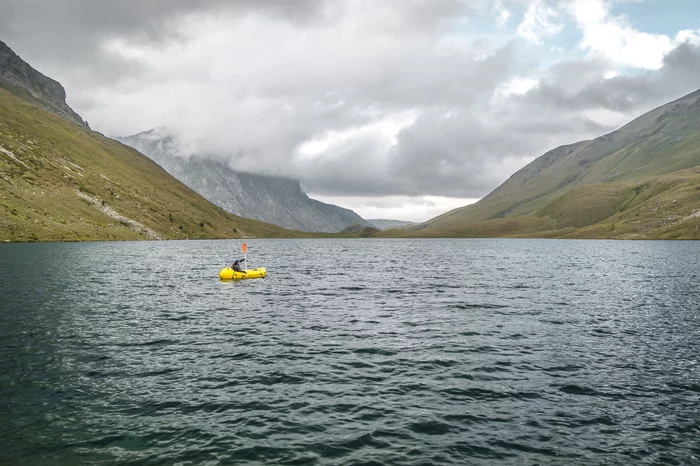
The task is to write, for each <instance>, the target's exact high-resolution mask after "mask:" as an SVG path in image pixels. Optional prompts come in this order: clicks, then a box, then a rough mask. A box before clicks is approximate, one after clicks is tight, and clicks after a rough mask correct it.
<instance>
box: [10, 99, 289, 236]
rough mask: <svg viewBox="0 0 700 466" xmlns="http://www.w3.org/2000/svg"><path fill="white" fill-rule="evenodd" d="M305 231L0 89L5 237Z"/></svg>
mask: <svg viewBox="0 0 700 466" xmlns="http://www.w3.org/2000/svg"><path fill="white" fill-rule="evenodd" d="M300 235H302V233H300V232H294V231H289V230H285V229H283V228H279V227H277V226H274V225H270V224H267V223H263V222H259V221H255V220H250V219H245V218H241V217H237V216H235V215H231V214H229V213H227V212H225V211H224V210H222V209H220V208H218V207H216V206H214V205H213V204H211V203H210V202H209V201H207V200H205V199H204V198H203V197H201V196H200V195H198V194H196V193H195V192H193V191H192V190H190V189H189V188H187V187H186V186H185V185H184V184H182V183H180V182H179V181H177V180H176V179H175V178H173V177H172V176H170V175H169V174H167V173H166V172H165V171H164V170H162V169H161V168H160V167H159V166H158V165H156V164H155V163H154V162H152V161H151V160H150V159H148V158H147V157H145V156H143V155H141V154H140V153H138V152H137V151H136V150H134V149H131V148H129V147H127V146H125V145H122V144H121V143H119V142H117V141H114V140H112V139H109V138H106V137H104V136H102V135H101V134H100V133H97V132H94V131H91V130H90V129H89V128H87V127H85V126H82V125H79V124H76V123H73V122H70V121H68V120H66V119H64V118H61V117H60V116H57V115H55V114H52V113H49V112H47V111H45V110H43V109H41V108H39V107H37V106H36V105H35V104H32V103H31V102H27V101H25V100H22V99H20V98H18V97H16V96H15V95H13V94H11V93H10V92H9V91H8V90H7V89H2V88H0V241H8V240H9V241H74V240H134V239H186V238H188V239H195V238H240V237H261V236H276V237H287V236H300Z"/></svg>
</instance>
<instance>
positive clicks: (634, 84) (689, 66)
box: [522, 44, 700, 112]
mask: <svg viewBox="0 0 700 466" xmlns="http://www.w3.org/2000/svg"><path fill="white" fill-rule="evenodd" d="M663 65H664V66H663V67H662V68H661V69H660V70H658V71H647V72H643V73H638V74H636V75H627V76H616V77H613V78H610V79H603V77H602V73H601V71H602V70H603V69H604V68H605V64H604V63H603V62H600V61H595V60H577V61H570V62H565V63H562V64H559V65H557V66H555V68H556V71H557V72H555V73H553V74H552V75H551V76H549V77H548V79H547V80H546V81H545V82H543V83H542V84H541V85H540V86H539V87H538V88H537V89H534V90H532V91H530V92H528V93H527V94H526V95H525V96H523V97H522V100H525V101H527V103H528V104H529V105H537V106H548V107H550V108H553V109H559V110H561V109H568V110H576V111H582V110H589V109H597V108H604V109H608V110H613V111H616V112H637V111H639V110H642V111H646V110H650V109H651V108H652V107H654V106H657V105H661V104H663V103H665V102H668V101H670V100H673V99H676V98H678V97H681V96H682V95H685V94H688V93H690V92H692V91H694V90H697V88H698V86H699V84H698V76H700V47H698V46H694V45H692V44H681V45H679V46H678V47H677V48H676V49H674V50H672V51H671V52H670V53H669V54H668V55H666V57H665V58H664V62H663ZM574 81H576V85H572V83H573V82H574Z"/></svg>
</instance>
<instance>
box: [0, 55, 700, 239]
mask: <svg viewBox="0 0 700 466" xmlns="http://www.w3.org/2000/svg"><path fill="white" fill-rule="evenodd" d="M65 98H66V93H65V90H64V89H63V87H62V86H61V85H60V84H59V83H58V82H56V81H55V80H53V79H51V78H48V77H46V76H44V75H43V74H41V73H39V72H38V71H36V70H34V69H33V68H32V67H31V66H30V65H28V64H27V63H26V62H24V61H23V60H22V59H21V58H20V57H18V56H17V55H16V54H15V53H14V52H12V50H10V49H9V47H7V45H6V44H4V43H2V42H0V240H3V241H37V240H38V241H73V240H104V239H118V240H121V239H178V238H179V239H192V238H232V237H236V238H245V237H253V236H257V237H261V236H267V237H299V236H314V235H316V236H320V235H326V236H329V234H325V233H302V232H301V231H298V230H289V229H285V228H282V227H280V226H278V225H273V224H271V223H266V222H262V221H259V220H255V219H250V218H244V217H241V216H238V215H234V214H232V213H230V212H227V211H226V210H224V208H221V207H219V206H217V205H215V204H213V203H212V202H210V200H207V199H205V197H202V196H201V195H200V194H197V193H196V192H194V191H193V190H192V189H190V188H189V187H188V186H186V185H185V184H183V183H182V182H181V181H179V180H177V179H176V178H175V177H173V176H172V175H171V174H169V173H168V171H170V172H171V173H179V175H178V176H180V177H181V178H183V179H184V180H186V181H187V180H188V179H189V177H190V176H192V177H193V178H196V180H193V181H188V182H189V183H190V184H192V185H197V186H198V188H197V189H198V190H201V191H203V192H204V193H206V196H208V197H209V198H211V199H215V200H216V202H217V203H222V204H225V203H226V202H232V201H231V200H232V199H233V200H235V203H233V204H231V205H229V206H228V207H226V209H227V210H228V209H230V210H232V211H234V210H235V211H237V212H241V213H244V214H245V215H248V216H251V217H256V216H257V217H258V218H261V217H262V214H260V213H259V212H263V213H265V215H270V217H266V218H272V217H274V220H275V222H278V223H282V224H286V225H292V223H293V224H294V226H293V227H294V228H300V229H306V230H311V229H314V230H315V231H340V230H341V229H342V230H344V231H343V233H341V234H340V236H344V237H345V236H353V235H355V236H362V237H370V236H371V237H377V236H380V237H381V236H385V237H387V236H388V237H402V236H409V237H410V236H413V237H421V236H423V237H545V238H619V239H700V90H699V91H696V92H693V93H691V94H689V95H687V96H685V97H682V98H680V99H678V100H675V101H673V102H670V103H668V104H666V105H663V106H660V107H658V108H656V109H654V110H652V111H650V112H647V113H646V114H644V115H642V116H640V117H639V118H636V119H635V120H633V121H632V122H630V123H628V124H627V125H625V126H623V127H622V128H620V129H618V130H617V131H613V132H611V133H609V134H606V135H603V136H600V137H598V138H595V139H592V140H587V141H581V142H577V143H574V144H570V145H565V146H561V147H558V148H556V149H553V150H551V151H549V152H547V153H545V154H544V155H542V156H540V157H539V158H537V159H535V160H534V161H533V162H531V163H530V164H528V165H527V166H525V167H524V168H522V169H521V170H519V171H518V172H516V173H515V174H514V175H513V176H511V177H510V178H509V179H508V180H507V181H506V182H504V183H503V184H502V185H501V186H499V187H498V188H496V189H495V190H494V191H493V192H491V193H490V194H489V195H488V196H486V197H484V198H483V199H481V200H480V201H479V202H477V203H475V204H472V205H469V206H466V207H462V208H459V209H455V210H452V211H450V212H447V213H445V214H442V215H440V216H438V217H436V218H434V219H431V220H429V221H427V222H424V223H420V224H415V225H408V226H395V225H389V224H387V223H386V222H385V221H376V222H377V225H370V223H371V222H368V221H366V220H363V219H361V218H360V217H359V216H358V215H357V214H355V213H354V212H352V211H349V210H347V209H342V208H339V207H337V206H331V205H328V204H323V203H320V202H318V201H314V200H312V199H309V198H308V196H306V194H304V193H303V191H302V189H301V187H300V185H299V182H298V181H296V180H290V179H285V178H276V177H265V176H261V175H253V174H248V173H240V172H236V171H234V170H231V169H230V168H228V167H226V166H225V165H223V164H222V163H220V162H215V161H212V160H207V159H204V158H195V157H191V158H189V159H187V158H181V157H177V156H176V155H175V154H174V148H173V147H172V146H171V145H172V144H174V142H173V140H172V138H171V137H169V136H168V135H163V134H159V133H158V132H157V131H151V132H146V133H141V134H139V135H135V136H132V137H130V138H123V140H124V141H125V142H128V143H130V144H132V145H134V146H137V147H140V148H141V149H143V150H144V151H146V152H149V153H150V154H151V156H152V157H153V158H154V159H155V160H157V162H158V163H155V162H154V161H153V160H150V159H149V158H148V157H146V156H144V155H143V154H141V153H140V152H138V151H137V150H135V149H134V148H132V147H128V146H127V145H125V144H122V143H120V142H118V141H116V140H114V139H110V138H107V137H105V136H103V135H102V134H100V133H98V132H95V131H92V130H91V129H90V127H89V126H88V124H87V122H85V121H84V120H83V119H82V118H81V117H80V115H78V114H77V113H76V112H75V111H73V110H72V109H71V108H70V106H69V105H68V104H67V103H66V100H65ZM169 138H170V139H169ZM154 154H155V155H154ZM158 164H161V165H163V167H161V166H159V165H158ZM165 167H167V170H168V171H166V170H165V169H164V168H165ZM329 219H330V220H329ZM358 219H359V220H358ZM285 222H288V223H285ZM333 222H335V223H333ZM329 224H330V225H332V227H329V226H328V225H329ZM348 225H351V226H350V227H348ZM374 226H379V227H380V228H383V227H384V228H385V227H387V226H392V228H388V229H386V230H383V231H378V230H377V229H376V228H374ZM330 236H332V235H330Z"/></svg>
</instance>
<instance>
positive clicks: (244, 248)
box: [243, 243, 248, 254]
mask: <svg viewBox="0 0 700 466" xmlns="http://www.w3.org/2000/svg"><path fill="white" fill-rule="evenodd" d="M243 254H248V246H246V244H245V243H243Z"/></svg>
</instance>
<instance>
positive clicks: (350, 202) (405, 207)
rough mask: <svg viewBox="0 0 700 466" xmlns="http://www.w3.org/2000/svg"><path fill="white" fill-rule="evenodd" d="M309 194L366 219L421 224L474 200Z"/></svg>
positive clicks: (442, 197) (474, 200)
mask: <svg viewBox="0 0 700 466" xmlns="http://www.w3.org/2000/svg"><path fill="white" fill-rule="evenodd" d="M310 195H311V196H312V197H313V198H314V199H318V200H320V201H322V202H327V203H330V204H336V205H342V206H344V207H347V208H349V209H352V210H354V211H355V212H357V213H358V214H359V215H360V216H361V217H363V218H366V219H370V218H378V219H392V220H403V221H406V222H424V221H426V220H429V219H431V218H434V217H436V216H438V215H440V214H444V213H445V212H447V211H450V210H453V209H456V208H458V207H463V206H465V205H469V204H473V203H474V202H476V201H477V200H478V199H474V198H457V197H444V196H384V197H379V198H375V197H359V196H325V195H322V194H314V193H313V192H312V193H310Z"/></svg>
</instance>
